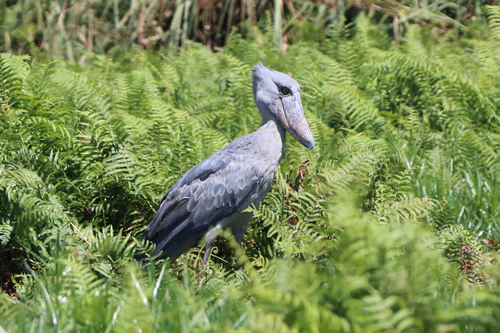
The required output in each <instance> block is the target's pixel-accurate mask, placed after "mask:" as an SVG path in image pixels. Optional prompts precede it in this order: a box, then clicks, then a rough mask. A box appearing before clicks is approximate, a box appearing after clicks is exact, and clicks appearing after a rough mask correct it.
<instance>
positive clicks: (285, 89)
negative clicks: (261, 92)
mask: <svg viewBox="0 0 500 333" xmlns="http://www.w3.org/2000/svg"><path fill="white" fill-rule="evenodd" d="M281 93H282V94H283V95H289V94H290V89H288V88H287V87H285V88H283V89H281Z"/></svg>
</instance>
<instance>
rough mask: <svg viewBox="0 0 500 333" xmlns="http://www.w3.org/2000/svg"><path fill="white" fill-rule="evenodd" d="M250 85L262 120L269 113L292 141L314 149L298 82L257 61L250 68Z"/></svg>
mask: <svg viewBox="0 0 500 333" xmlns="http://www.w3.org/2000/svg"><path fill="white" fill-rule="evenodd" d="M252 87H253V95H254V99H255V104H257V107H258V108H259V111H260V113H261V114H262V117H263V118H264V120H266V118H268V117H269V115H268V114H269V113H270V114H271V115H272V116H273V117H274V118H275V119H276V120H277V121H278V122H279V123H280V124H281V126H283V128H285V130H286V131H287V132H288V133H290V135H292V136H293V137H294V138H295V140H297V141H298V142H300V143H301V144H303V145H304V146H305V147H307V148H308V149H309V150H311V149H313V147H314V138H313V136H312V134H311V130H310V129H309V126H307V121H306V118H305V117H304V110H303V109H302V100H301V98H300V87H299V84H298V83H297V81H295V80H294V79H292V78H291V77H290V76H288V75H286V74H283V73H280V72H277V71H275V70H273V69H270V68H267V67H264V66H263V65H262V64H261V63H260V62H259V64H258V65H257V66H255V67H254V68H253V86H252Z"/></svg>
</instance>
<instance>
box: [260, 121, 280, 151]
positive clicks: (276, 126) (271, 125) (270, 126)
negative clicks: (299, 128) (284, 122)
mask: <svg viewBox="0 0 500 333" xmlns="http://www.w3.org/2000/svg"><path fill="white" fill-rule="evenodd" d="M260 128H262V129H264V128H265V129H266V131H267V132H269V133H270V134H271V135H272V137H274V138H279V140H280V141H281V152H282V153H283V151H284V150H285V144H286V130H285V128H284V127H283V126H281V124H280V123H279V122H278V121H277V120H276V118H274V116H273V115H268V116H267V117H262V125H261V126H260Z"/></svg>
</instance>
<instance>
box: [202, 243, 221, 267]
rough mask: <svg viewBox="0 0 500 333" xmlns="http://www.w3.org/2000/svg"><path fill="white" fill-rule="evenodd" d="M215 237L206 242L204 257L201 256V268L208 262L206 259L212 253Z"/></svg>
mask: <svg viewBox="0 0 500 333" xmlns="http://www.w3.org/2000/svg"><path fill="white" fill-rule="evenodd" d="M216 239H217V237H214V238H213V239H210V240H208V239H207V243H206V245H205V255H204V256H203V261H202V263H201V266H202V267H203V266H205V265H206V264H207V262H208V259H209V258H210V253H211V252H212V247H213V246H214V243H215V240H216Z"/></svg>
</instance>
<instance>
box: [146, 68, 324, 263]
mask: <svg viewBox="0 0 500 333" xmlns="http://www.w3.org/2000/svg"><path fill="white" fill-rule="evenodd" d="M253 72H254V74H253V93H254V100H255V103H256V105H257V107H258V109H259V111H260V113H261V115H262V119H263V122H262V126H261V127H260V128H259V129H258V130H257V131H255V132H254V133H251V134H248V135H245V136H242V137H240V138H238V139H236V140H234V141H233V142H231V143H230V144H229V145H228V146H226V147H224V148H223V149H222V150H220V151H219V152H217V153H215V154H214V155H212V156H210V157H209V158H207V159H206V160H204V161H203V162H201V163H200V164H198V165H196V166H195V167H193V168H192V169H191V170H189V171H188V172H186V173H185V174H184V175H183V176H182V177H181V178H180V179H179V180H178V181H177V182H176V183H175V184H174V186H172V188H171V189H170V190H169V191H168V192H167V194H166V195H165V196H164V197H163V199H162V200H161V202H160V204H159V206H158V209H157V212H156V215H155V216H154V218H153V220H152V221H151V223H150V224H149V226H148V227H147V229H146V230H145V231H144V235H143V236H142V238H141V239H146V240H149V241H152V242H154V243H155V244H156V248H155V250H154V252H153V253H152V255H153V256H154V255H157V254H160V253H161V255H160V257H161V258H165V257H169V258H170V259H171V260H172V261H173V260H175V259H176V258H177V257H178V256H180V255H181V254H182V253H184V252H186V251H187V250H189V249H190V248H191V247H193V246H195V245H196V244H197V243H198V242H199V241H200V239H201V238H203V237H205V239H206V244H207V246H206V252H205V256H204V258H203V264H205V263H206V262H207V261H208V258H209V255H210V251H211V248H212V245H213V243H214V242H215V239H216V238H217V236H218V231H219V230H221V229H226V228H229V229H230V230H231V231H232V233H233V235H234V237H235V239H236V241H237V242H238V244H241V241H242V239H243V235H244V234H245V232H246V230H247V229H248V224H249V222H250V220H251V218H252V214H251V213H249V212H243V210H244V209H246V208H247V207H248V206H250V205H255V206H256V207H258V206H259V204H260V203H261V202H262V201H263V200H264V198H265V196H266V194H267V193H268V192H269V190H270V188H271V184H272V182H273V179H274V175H275V173H276V170H277V169H278V166H279V163H280V161H281V156H282V155H283V150H284V148H285V137H286V131H288V132H289V133H290V134H291V135H292V136H293V137H294V138H295V139H296V140H298V141H299V142H300V143H302V144H303V145H304V146H306V147H307V148H309V149H312V148H313V147H314V139H313V137H312V134H311V132H310V130H309V127H308V126H307V122H306V120H305V117H304V112H303V110H302V102H301V98H300V88H299V85H298V83H297V82H296V81H295V80H294V79H292V78H291V77H289V76H288V75H285V74H283V73H280V72H277V71H274V70H272V69H268V68H266V67H264V66H263V65H262V64H260V63H259V64H258V65H257V66H255V68H254V69H253ZM142 257H143V256H138V257H137V259H141V258H142Z"/></svg>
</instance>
